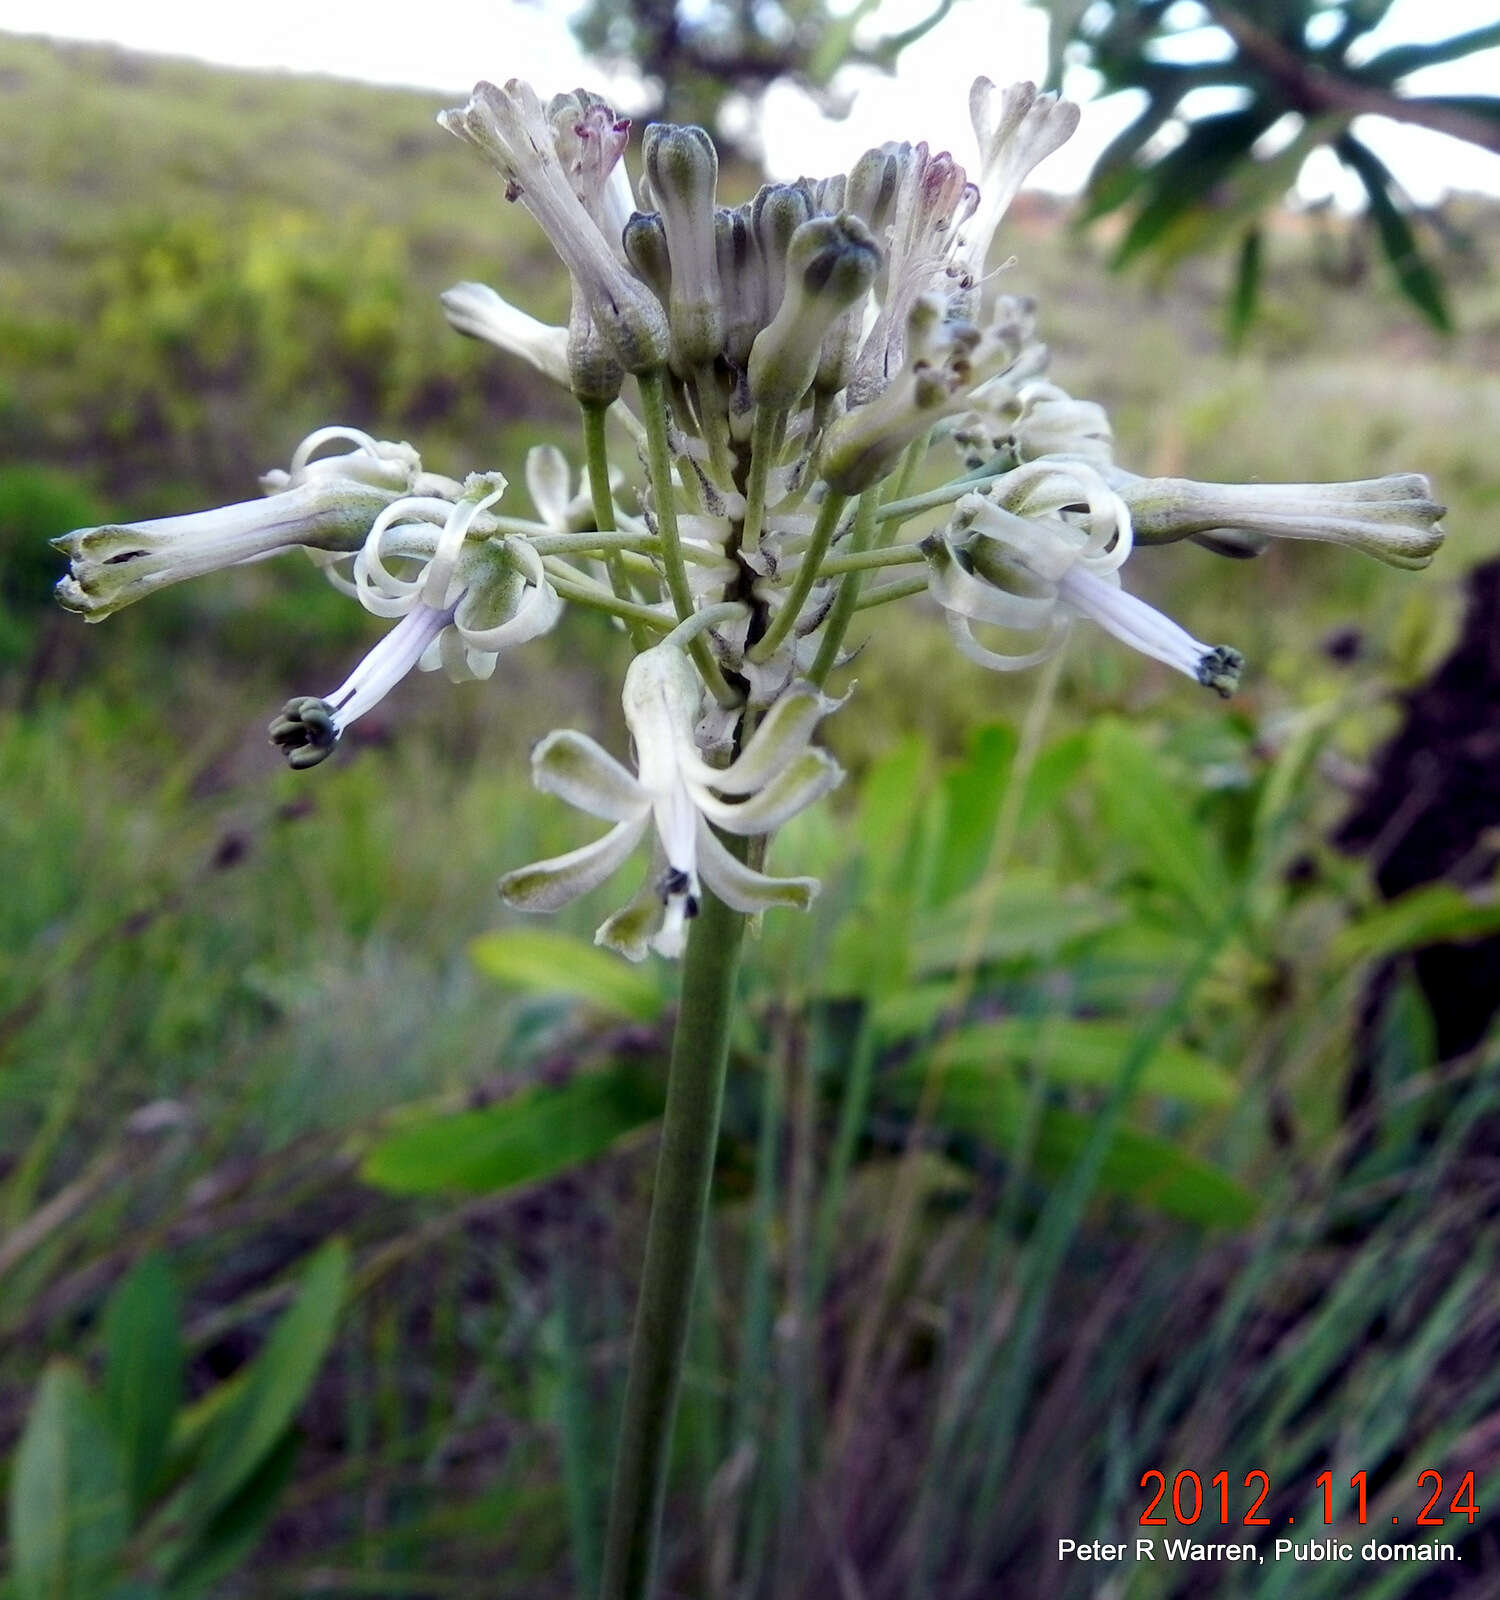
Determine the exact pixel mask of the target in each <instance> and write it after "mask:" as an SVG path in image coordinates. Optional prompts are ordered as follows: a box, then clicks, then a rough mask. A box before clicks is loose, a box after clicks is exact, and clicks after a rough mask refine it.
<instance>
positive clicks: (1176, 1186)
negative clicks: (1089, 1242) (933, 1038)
mask: <svg viewBox="0 0 1500 1600" xmlns="http://www.w3.org/2000/svg"><path fill="white" fill-rule="evenodd" d="M922 1076H923V1067H922V1065H921V1064H918V1065H917V1066H915V1067H905V1068H903V1069H902V1070H901V1071H900V1072H899V1073H897V1074H896V1075H895V1076H894V1077H893V1078H892V1079H891V1080H889V1092H891V1093H892V1094H893V1095H894V1097H895V1098H896V1099H897V1100H898V1102H899V1103H900V1104H902V1105H904V1106H908V1107H909V1106H912V1105H915V1103H916V1100H917V1097H918V1095H919V1094H920V1092H921V1083H922ZM1025 1114H1026V1091H1025V1089H1024V1088H1023V1086H1022V1085H1021V1084H1020V1083H1019V1081H1018V1080H1016V1079H1015V1078H1014V1077H1011V1076H1009V1075H1006V1076H999V1075H997V1074H996V1073H994V1072H993V1071H990V1070H988V1069H986V1068H982V1067H980V1068H976V1067H975V1066H973V1065H972V1064H966V1063H962V1062H955V1063H953V1064H952V1065H951V1066H950V1068H949V1070H948V1071H947V1073H946V1074H945V1075H944V1079H943V1088H942V1093H941V1095H940V1096H939V1101H938V1108H937V1119H938V1121H939V1122H940V1123H941V1124H943V1125H944V1126H946V1127H948V1128H950V1129H952V1130H953V1131H955V1132H958V1133H963V1134H967V1135H969V1136H970V1137H972V1138H975V1139H978V1140H980V1141H981V1142H982V1143H984V1144H986V1145H988V1146H990V1147H991V1148H1001V1149H1003V1148H1005V1147H1006V1146H1007V1145H1008V1144H1009V1143H1010V1138H1011V1135H1012V1133H1013V1132H1014V1130H1015V1129H1016V1128H1018V1127H1019V1126H1020V1125H1021V1123H1022V1119H1023V1118H1024V1116H1025ZM1094 1124H1095V1119H1094V1118H1093V1117H1091V1116H1084V1115H1080V1114H1079V1113H1077V1112H1073V1111H1068V1110H1065V1109H1063V1108H1062V1107H1060V1106H1055V1105H1049V1106H1047V1107H1045V1108H1044V1109H1043V1111H1042V1114H1041V1117H1040V1120H1039V1122H1038V1124H1037V1128H1036V1133H1035V1143H1034V1145H1033V1149H1032V1159H1033V1161H1034V1162H1035V1164H1036V1168H1037V1170H1038V1171H1039V1172H1040V1173H1041V1174H1042V1175H1043V1176H1045V1177H1049V1178H1058V1177H1061V1176H1062V1175H1063V1174H1064V1173H1066V1172H1068V1171H1069V1170H1070V1169H1071V1168H1072V1167H1073V1165H1074V1163H1075V1162H1076V1161H1077V1160H1078V1159H1079V1158H1080V1156H1081V1155H1082V1154H1083V1152H1084V1150H1085V1149H1086V1148H1087V1146H1088V1143H1089V1139H1090V1137H1091V1135H1092V1133H1093V1131H1094ZM1097 1187H1098V1189H1099V1190H1100V1191H1102V1192H1104V1193H1107V1194H1114V1195H1119V1196H1123V1197H1125V1198H1127V1199H1130V1200H1133V1201H1135V1202H1137V1203H1138V1204H1140V1205H1144V1206H1147V1207H1148V1208H1150V1209H1151V1210H1154V1211H1159V1212H1161V1213H1162V1214H1163V1215H1165V1216H1170V1217H1177V1218H1179V1219H1180V1220H1182V1221H1184V1222H1193V1223H1199V1224H1201V1225H1204V1226H1208V1227H1225V1228H1239V1227H1244V1226H1246V1225H1247V1224H1248V1223H1249V1222H1250V1221H1251V1220H1252V1219H1253V1218H1254V1216H1255V1213H1256V1209H1257V1207H1256V1201H1255V1197H1254V1195H1252V1194H1251V1193H1250V1192H1249V1191H1248V1190H1247V1189H1245V1188H1244V1187H1243V1186H1242V1185H1241V1184H1239V1183H1237V1182H1236V1181H1235V1180H1234V1179H1233V1178H1231V1177H1230V1176H1229V1174H1228V1173H1226V1172H1223V1171H1221V1170H1220V1169H1219V1168H1218V1167H1215V1166H1212V1165H1210V1164H1209V1163H1208V1162H1206V1161H1203V1160H1201V1159H1200V1158H1199V1157H1197V1156H1193V1155H1189V1154H1188V1153H1187V1152H1186V1151H1184V1150H1181V1149H1179V1148H1178V1147H1177V1146H1176V1145H1175V1144H1173V1143H1172V1142H1171V1141H1170V1140H1168V1139H1163V1138H1161V1137H1160V1136H1159V1135H1157V1134H1152V1133H1145V1132H1142V1131H1141V1130H1140V1129H1137V1128H1133V1127H1130V1126H1124V1125H1122V1126H1121V1127H1119V1128H1117V1129H1116V1130H1115V1134H1114V1137H1113V1139H1112V1140H1111V1142H1110V1145H1109V1148H1108V1150H1107V1151H1106V1153H1105V1155H1104V1159H1103V1163H1102V1165H1101V1166H1100V1168H1099V1173H1098V1180H1097Z"/></svg>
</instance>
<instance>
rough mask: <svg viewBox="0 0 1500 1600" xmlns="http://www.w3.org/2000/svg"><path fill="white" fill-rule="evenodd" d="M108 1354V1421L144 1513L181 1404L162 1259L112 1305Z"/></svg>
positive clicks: (178, 1349) (171, 1290)
mask: <svg viewBox="0 0 1500 1600" xmlns="http://www.w3.org/2000/svg"><path fill="white" fill-rule="evenodd" d="M104 1348H105V1366H104V1413H105V1416H106V1418H107V1419H108V1421H109V1424H110V1427H111V1429H112V1430H113V1432H114V1435H115V1438H116V1439H117V1440H118V1441H119V1443H120V1448H121V1449H122V1451H123V1452H124V1458H125V1476H126V1483H127V1485H128V1487H129V1490H130V1503H131V1506H132V1507H133V1508H134V1509H135V1510H136V1511H139V1510H140V1509H141V1508H142V1507H143V1506H144V1505H145V1504H146V1501H147V1499H148V1498H149V1496H150V1493H151V1487H152V1485H153V1484H154V1483H155V1481H156V1476H157V1473H158V1472H159V1471H160V1468H161V1464H162V1459H163V1457H164V1456H165V1454H166V1449H167V1440H168V1438H169V1436H170V1434H171V1431H172V1418H173V1416H174V1415H175V1414H176V1411H177V1407H178V1404H179V1403H180V1401H181V1399H182V1341H181V1337H180V1334H179V1331H178V1307H177V1291H176V1288H175V1287H174V1285H173V1283H172V1276H171V1274H170V1273H169V1272H168V1270H167V1266H166V1263H165V1262H164V1261H163V1260H162V1258H161V1257H160V1256H159V1255H156V1254H154V1253H153V1254H151V1255H147V1256H143V1257H142V1258H141V1260H140V1261H139V1262H137V1263H136V1265H135V1267H134V1268H133V1269H132V1270H131V1272H130V1274H129V1276H128V1277H126V1278H125V1279H124V1281H123V1282H122V1283H121V1284H120V1286H119V1288H118V1289H116V1290H115V1292H114V1294H113V1295H112V1296H111V1297H110V1301H109V1305H108V1307H107V1308H106V1310H105V1313H104Z"/></svg>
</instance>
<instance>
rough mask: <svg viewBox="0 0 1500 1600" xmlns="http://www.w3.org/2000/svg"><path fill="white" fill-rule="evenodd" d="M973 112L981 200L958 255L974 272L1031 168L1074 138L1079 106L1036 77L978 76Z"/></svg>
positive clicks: (981, 269)
mask: <svg viewBox="0 0 1500 1600" xmlns="http://www.w3.org/2000/svg"><path fill="white" fill-rule="evenodd" d="M969 117H970V120H971V121H972V122H973V124H974V134H975V137H976V138H977V139H978V140H979V163H980V164H979V204H978V206H977V207H976V208H975V211H974V215H973V217H972V218H971V220H970V221H969V223H968V226H967V227H966V228H965V230H964V237H963V243H962V245H961V247H960V249H959V253H958V256H959V260H961V261H962V262H963V264H964V265H965V266H966V267H967V268H968V270H969V272H970V273H971V274H972V275H973V276H974V277H976V278H980V277H983V275H984V263H985V258H986V257H987V256H988V255H989V250H990V244H991V242H992V241H993V240H994V237H995V232H996V230H997V229H998V228H999V226H1000V223H1001V220H1002V219H1003V218H1004V216H1005V213H1006V212H1007V211H1008V210H1009V209H1010V203H1011V201H1012V200H1014V199H1015V197H1016V195H1017V193H1018V192H1019V190H1020V187H1021V185H1022V184H1023V183H1024V182H1025V181H1026V179H1027V178H1028V177H1029V176H1030V174H1031V172H1032V169H1033V168H1035V167H1036V166H1038V165H1039V164H1040V163H1041V162H1043V161H1045V160H1046V158H1047V157H1048V156H1050V155H1051V154H1052V152H1053V151H1054V150H1057V149H1059V148H1060V147H1061V146H1062V145H1064V144H1066V143H1067V141H1068V140H1069V139H1070V138H1072V136H1073V131H1074V129H1075V128H1077V126H1078V117H1079V110H1078V107H1077V106H1076V105H1074V104H1073V103H1072V102H1071V101H1070V100H1059V99H1058V97H1057V96H1056V95H1054V94H1038V93H1037V92H1036V85H1035V84H1034V83H1013V84H1011V85H1009V86H1008V87H1007V88H1005V89H997V88H996V87H995V85H994V84H993V83H991V82H990V80H989V79H988V78H976V79H975V80H974V87H973V88H972V89H971V90H970V91H969Z"/></svg>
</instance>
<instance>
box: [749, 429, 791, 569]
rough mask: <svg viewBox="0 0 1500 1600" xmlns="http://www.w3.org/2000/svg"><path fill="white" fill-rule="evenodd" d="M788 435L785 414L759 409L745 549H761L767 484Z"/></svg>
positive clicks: (752, 436) (753, 438)
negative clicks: (782, 442)
mask: <svg viewBox="0 0 1500 1600" xmlns="http://www.w3.org/2000/svg"><path fill="white" fill-rule="evenodd" d="M785 432H786V412H785V410H783V409H781V408H779V407H775V406H756V408H755V420H754V421H753V422H752V423H751V425H750V479H749V482H748V483H747V484H746V485H745V524H744V529H745V531H744V533H743V534H742V535H741V538H740V548H741V549H743V550H758V549H759V548H760V530H761V528H762V527H763V526H764V525H765V520H766V483H767V481H768V480H769V478H770V476H771V467H772V466H773V465H774V463H775V461H776V457H777V454H778V453H779V451H780V449H781V441H782V436H783V435H784V434H785Z"/></svg>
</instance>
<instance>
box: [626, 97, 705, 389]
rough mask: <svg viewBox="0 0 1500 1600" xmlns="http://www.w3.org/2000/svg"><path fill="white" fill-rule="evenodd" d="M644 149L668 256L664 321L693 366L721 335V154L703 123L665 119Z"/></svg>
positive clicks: (675, 347)
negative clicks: (717, 193) (717, 240)
mask: <svg viewBox="0 0 1500 1600" xmlns="http://www.w3.org/2000/svg"><path fill="white" fill-rule="evenodd" d="M643 154H644V158H645V163H646V175H647V177H648V178H649V180H650V183H651V192H652V195H653V197H654V198H655V201H656V204H657V206H658V207H659V208H660V211H661V220H662V226H663V229H664V230H665V233H666V240H667V253H668V256H669V258H670V262H671V278H670V281H671V290H670V297H669V299H668V302H667V325H668V327H669V328H670V329H671V333H672V353H673V356H674V358H675V360H676V362H677V363H678V364H679V365H680V366H682V367H683V368H684V369H685V370H691V369H692V368H695V367H700V366H704V365H706V364H707V363H709V362H712V361H713V359H714V358H715V356H717V355H718V353H719V346H720V344H721V343H722V342H723V337H724V312H723V307H722V306H721V305H720V302H719V270H718V260H717V257H716V255H715V252H714V190H715V188H716V186H717V184H718V180H719V156H718V152H717V151H716V150H715V149H714V144H713V140H712V139H710V138H709V136H708V135H707V134H706V133H705V132H704V131H703V129H702V128H694V127H686V128H683V127H677V126H676V125H675V124H673V123H669V122H656V123H653V124H652V125H651V126H650V127H649V128H647V129H646V138H645V147H644V151H643Z"/></svg>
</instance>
